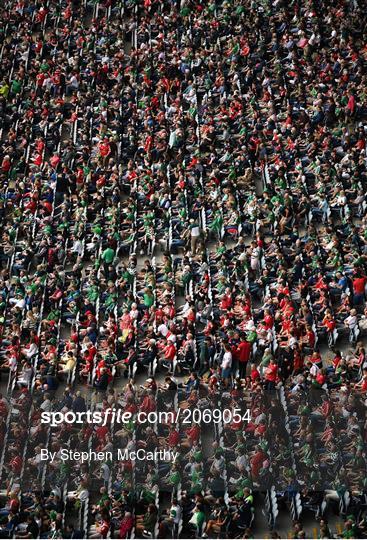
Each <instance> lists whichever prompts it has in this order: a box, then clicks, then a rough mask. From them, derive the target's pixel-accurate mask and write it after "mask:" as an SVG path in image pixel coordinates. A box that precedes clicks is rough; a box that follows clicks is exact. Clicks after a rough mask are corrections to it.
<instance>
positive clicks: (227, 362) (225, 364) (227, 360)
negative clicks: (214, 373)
mask: <svg viewBox="0 0 367 540" xmlns="http://www.w3.org/2000/svg"><path fill="white" fill-rule="evenodd" d="M231 366H232V353H231V352H229V351H228V352H226V353H224V356H223V360H222V369H228V368H230V367H231Z"/></svg>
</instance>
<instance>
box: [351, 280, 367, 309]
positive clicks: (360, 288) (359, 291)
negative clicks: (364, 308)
mask: <svg viewBox="0 0 367 540" xmlns="http://www.w3.org/2000/svg"><path fill="white" fill-rule="evenodd" d="M366 279H367V278H366V276H361V275H360V274H359V273H357V274H356V275H355V277H354V279H353V292H354V295H353V304H354V305H355V306H360V305H361V304H363V303H364V299H365V297H364V288H365V286H366Z"/></svg>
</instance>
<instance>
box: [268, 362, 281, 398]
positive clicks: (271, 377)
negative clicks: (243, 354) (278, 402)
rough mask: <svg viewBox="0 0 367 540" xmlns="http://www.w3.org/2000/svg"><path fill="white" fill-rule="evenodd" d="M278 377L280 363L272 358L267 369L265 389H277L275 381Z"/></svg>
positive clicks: (271, 390) (270, 390)
mask: <svg viewBox="0 0 367 540" xmlns="http://www.w3.org/2000/svg"><path fill="white" fill-rule="evenodd" d="M277 378H278V364H277V362H276V360H271V361H270V364H269V365H268V367H267V368H266V370H265V389H266V390H268V391H269V392H273V391H274V390H275V383H276V381H277Z"/></svg>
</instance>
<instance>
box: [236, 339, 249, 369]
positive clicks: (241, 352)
mask: <svg viewBox="0 0 367 540" xmlns="http://www.w3.org/2000/svg"><path fill="white" fill-rule="evenodd" d="M251 351H252V344H251V343H250V342H249V341H246V339H245V336H244V334H242V335H241V341H240V342H239V344H238V345H237V358H238V368H239V372H240V377H241V379H244V378H245V377H246V369H247V362H248V361H249V360H250V356H251Z"/></svg>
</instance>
